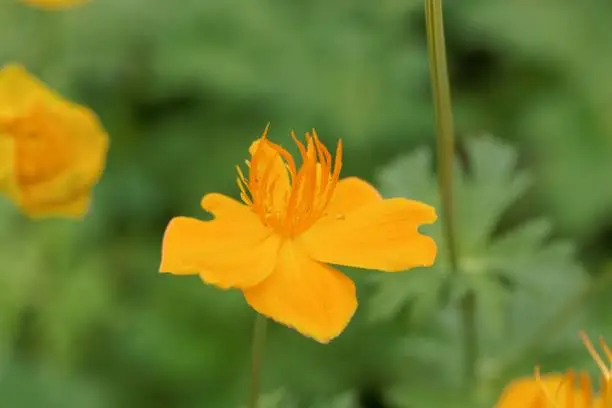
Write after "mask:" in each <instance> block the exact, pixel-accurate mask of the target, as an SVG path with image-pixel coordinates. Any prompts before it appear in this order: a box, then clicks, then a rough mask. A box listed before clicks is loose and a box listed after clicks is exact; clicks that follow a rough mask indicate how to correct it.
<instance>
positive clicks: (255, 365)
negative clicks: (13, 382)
mask: <svg viewBox="0 0 612 408" xmlns="http://www.w3.org/2000/svg"><path fill="white" fill-rule="evenodd" d="M267 325H268V319H266V317H265V316H263V315H261V314H259V313H258V314H257V317H256V318H255V327H254V329H253V343H252V344H253V345H252V360H251V382H250V390H249V405H248V408H258V405H259V387H260V384H261V362H262V359H263V351H264V345H265V343H266V327H267Z"/></svg>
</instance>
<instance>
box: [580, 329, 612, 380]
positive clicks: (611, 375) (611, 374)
mask: <svg viewBox="0 0 612 408" xmlns="http://www.w3.org/2000/svg"><path fill="white" fill-rule="evenodd" d="M578 335H579V336H580V338H581V339H582V343H584V346H585V347H586V349H587V351H588V352H589V354H590V355H591V357H592V358H593V360H594V361H595V364H597V366H598V367H599V369H600V370H601V373H602V375H603V377H604V378H605V379H606V380H608V381H609V380H610V379H612V368H610V367H608V366H606V363H604V361H603V359H602V358H601V355H600V354H599V353H598V352H597V350H595V347H594V346H593V343H591V341H590V340H589V338H588V336H587V335H586V333H585V332H584V331H580V332H579V333H578ZM600 342H601V343H602V344H604V343H603V339H600ZM603 348H604V353H605V354H606V357H607V358H608V360H610V364H612V358H610V357H611V354H612V353H610V349H609V348H608V347H607V346H605V345H604V347H603Z"/></svg>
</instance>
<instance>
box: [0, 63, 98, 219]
mask: <svg viewBox="0 0 612 408" xmlns="http://www.w3.org/2000/svg"><path fill="white" fill-rule="evenodd" d="M107 151H108V135H107V134H106V132H105V131H104V129H103V128H102V127H101V125H100V123H99V122H98V119H97V117H96V115H95V114H94V113H93V112H92V111H91V110H89V109H88V108H85V107H83V106H80V105H76V104H74V103H72V102H69V101H67V100H65V99H63V98H62V97H61V96H59V95H58V94H56V93H55V92H53V91H52V90H51V89H49V88H48V87H47V86H46V85H45V84H43V83H42V82H40V81H39V80H37V79H36V78H34V77H33V76H31V75H30V74H29V73H28V72H27V71H26V70H25V68H23V67H22V66H21V65H18V64H9V65H6V66H4V67H3V68H2V69H0V193H3V194H4V195H5V196H7V197H8V198H9V199H10V200H12V201H13V202H14V203H15V204H16V205H17V206H18V207H19V208H20V209H21V210H22V211H23V212H24V213H25V214H26V215H28V216H30V217H32V218H40V217H52V216H60V217H71V218H79V217H82V216H83V215H84V214H85V213H86V212H87V210H88V208H89V203H90V200H91V190H92V188H93V186H94V185H95V184H96V183H97V182H98V180H99V179H100V177H101V175H102V171H103V169H104V164H105V160H106V154H107Z"/></svg>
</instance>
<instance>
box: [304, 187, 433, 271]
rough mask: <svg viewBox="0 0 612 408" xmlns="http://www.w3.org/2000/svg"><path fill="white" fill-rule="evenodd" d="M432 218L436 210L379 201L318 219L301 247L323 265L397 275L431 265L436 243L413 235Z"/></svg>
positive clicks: (398, 201)
mask: <svg viewBox="0 0 612 408" xmlns="http://www.w3.org/2000/svg"><path fill="white" fill-rule="evenodd" d="M436 218H437V216H436V212H435V210H434V208H432V207H430V206H429V205H426V204H423V203H420V202H418V201H413V200H408V199H405V198H393V199H388V200H380V201H377V202H371V203H370V204H366V205H364V206H361V207H358V208H357V209H355V210H353V211H349V212H347V213H345V214H341V215H340V216H338V217H335V218H333V217H326V218H324V219H323V218H322V219H321V220H319V221H318V222H317V223H316V224H315V225H313V226H312V227H311V228H310V229H309V230H307V231H306V232H305V233H304V234H303V235H302V236H301V237H300V240H299V242H300V244H301V245H302V246H303V248H304V249H305V250H306V252H307V253H308V254H309V255H310V256H311V257H312V258H313V259H316V260H318V261H321V262H326V263H332V264H336V265H345V266H353V267H358V268H367V269H378V270H382V271H386V272H397V271H401V270H405V269H408V268H413V267H417V266H431V265H432V264H433V262H434V260H435V257H436V243H435V242H434V240H433V239H432V238H431V237H428V236H426V235H422V234H420V233H419V232H418V230H417V229H418V227H419V226H420V225H421V224H430V223H433V222H434V221H435V220H436Z"/></svg>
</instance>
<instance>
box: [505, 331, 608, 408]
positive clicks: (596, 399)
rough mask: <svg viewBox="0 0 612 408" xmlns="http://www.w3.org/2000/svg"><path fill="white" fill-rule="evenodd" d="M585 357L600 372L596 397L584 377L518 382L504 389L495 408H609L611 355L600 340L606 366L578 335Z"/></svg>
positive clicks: (558, 376) (569, 375)
mask: <svg viewBox="0 0 612 408" xmlns="http://www.w3.org/2000/svg"><path fill="white" fill-rule="evenodd" d="M581 337H582V339H583V342H584V344H585V346H586V348H587V349H588V351H589V353H590V354H591V356H592V357H593V359H594V360H595V362H596V363H597V365H598V366H599V368H600V369H601V372H602V375H601V377H600V379H599V383H600V384H599V385H600V387H599V393H596V392H595V391H594V390H593V387H592V383H591V379H590V376H589V374H588V373H586V372H580V373H575V372H574V371H572V370H569V371H567V372H566V373H564V374H550V375H545V376H540V374H539V371H538V370H536V375H535V377H531V378H521V379H518V380H516V381H514V382H512V383H510V385H508V386H507V387H506V389H505V390H504V392H503V394H502V396H501V398H500V400H499V402H498V403H497V405H495V407H496V408H610V407H612V367H611V366H610V365H612V351H611V350H610V349H609V348H608V346H607V345H606V343H605V342H604V341H603V339H601V341H600V342H601V347H602V350H603V352H604V354H605V356H606V358H607V359H608V361H609V365H606V364H605V363H604V361H603V360H602V358H601V356H600V355H599V353H597V351H596V350H595V348H594V347H593V345H592V344H591V342H590V341H589V340H588V338H587V337H586V335H585V334H583V333H581Z"/></svg>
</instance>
